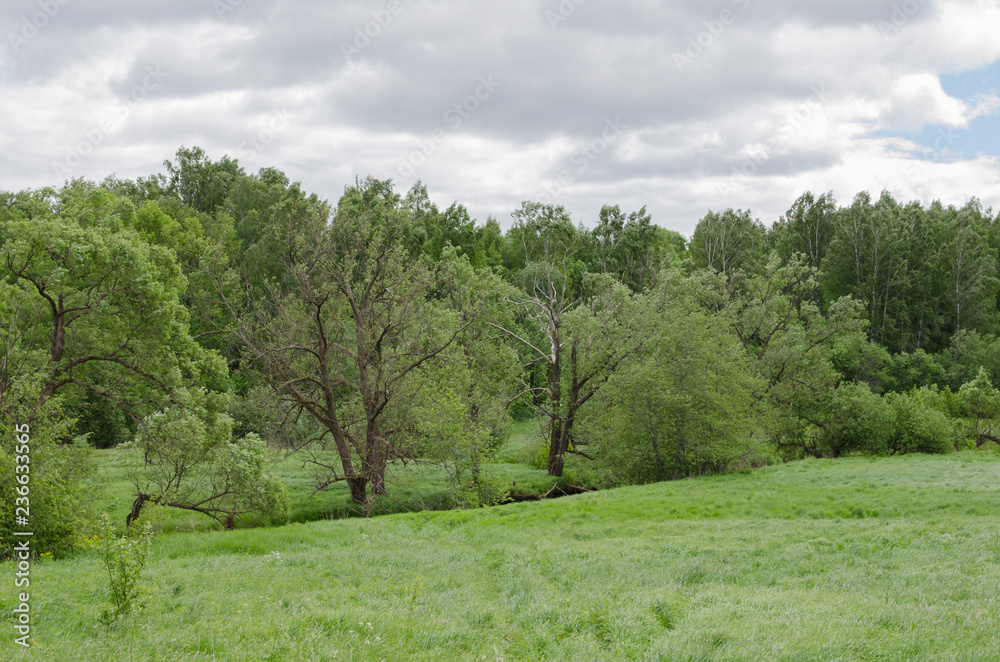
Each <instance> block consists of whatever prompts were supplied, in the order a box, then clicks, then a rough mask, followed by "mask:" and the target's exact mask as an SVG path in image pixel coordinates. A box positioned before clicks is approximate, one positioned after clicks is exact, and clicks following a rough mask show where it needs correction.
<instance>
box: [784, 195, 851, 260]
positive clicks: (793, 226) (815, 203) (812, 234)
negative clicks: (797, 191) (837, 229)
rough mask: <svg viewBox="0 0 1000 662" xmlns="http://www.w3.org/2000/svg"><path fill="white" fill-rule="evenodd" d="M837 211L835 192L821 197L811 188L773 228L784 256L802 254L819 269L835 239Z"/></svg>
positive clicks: (789, 256) (786, 258) (785, 257)
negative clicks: (815, 194)
mask: <svg viewBox="0 0 1000 662" xmlns="http://www.w3.org/2000/svg"><path fill="white" fill-rule="evenodd" d="M836 211H837V203H836V201H835V200H834V197H833V192H832V191H831V192H829V193H824V194H823V195H821V196H819V197H818V198H816V197H815V196H813V194H812V193H810V192H808V191H807V192H806V193H803V194H802V195H801V196H799V197H798V199H797V200H796V201H795V202H794V203H792V206H791V207H789V209H788V211H787V212H785V215H784V216H783V217H781V218H780V219H778V221H777V223H775V224H774V227H773V228H772V230H771V234H772V237H773V240H774V244H775V248H777V250H778V253H779V254H780V255H781V257H782V258H783V259H785V260H788V259H789V258H791V256H792V254H793V253H802V254H803V255H805V256H806V260H807V264H808V265H809V266H810V267H812V268H813V269H819V268H820V265H821V264H822V263H823V259H824V258H825V257H826V252H827V249H828V248H829V246H830V240H831V239H832V238H833V230H834V216H835V213H836Z"/></svg>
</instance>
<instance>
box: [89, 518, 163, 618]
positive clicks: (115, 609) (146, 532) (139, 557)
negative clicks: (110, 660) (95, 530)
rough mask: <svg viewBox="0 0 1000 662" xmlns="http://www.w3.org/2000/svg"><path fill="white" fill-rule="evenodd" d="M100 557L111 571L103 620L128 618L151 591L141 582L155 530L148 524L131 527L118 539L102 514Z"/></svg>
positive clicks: (106, 568)
mask: <svg viewBox="0 0 1000 662" xmlns="http://www.w3.org/2000/svg"><path fill="white" fill-rule="evenodd" d="M102 523H103V526H102V528H101V543H100V545H101V546H100V556H101V561H102V562H103V563H104V568H105V570H107V572H108V597H109V599H110V603H111V604H110V606H109V608H106V609H105V610H104V611H103V612H102V613H101V620H103V621H105V622H110V621H113V620H115V619H118V618H121V617H123V616H126V615H128V614H129V613H130V612H131V611H132V609H133V608H134V607H136V606H138V602H139V600H140V599H141V598H142V596H144V595H145V594H146V593H147V592H148V589H147V587H146V585H145V584H144V582H143V580H142V571H143V570H145V569H146V564H147V563H148V562H149V553H150V550H151V548H152V544H153V530H152V528H151V527H150V525H149V524H145V525H143V527H142V528H141V529H139V528H138V527H130V528H129V530H128V531H127V532H126V534H125V535H123V536H121V537H119V536H118V534H117V533H116V532H115V529H114V527H113V526H112V524H111V520H110V519H108V515H107V513H104V514H103V515H102Z"/></svg>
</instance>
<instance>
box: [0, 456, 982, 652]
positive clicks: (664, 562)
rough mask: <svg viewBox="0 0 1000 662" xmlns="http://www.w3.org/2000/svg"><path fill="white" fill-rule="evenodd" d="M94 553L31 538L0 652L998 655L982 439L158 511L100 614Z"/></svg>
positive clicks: (8, 602)
mask: <svg viewBox="0 0 1000 662" xmlns="http://www.w3.org/2000/svg"><path fill="white" fill-rule="evenodd" d="M4 569H5V572H6V576H7V577H11V576H12V568H11V566H10V564H9V563H8V564H6V565H5V567H4ZM100 571H101V568H100V562H99V560H98V558H97V556H96V555H95V554H94V553H85V554H81V555H79V556H77V557H74V558H70V559H65V560H54V561H52V560H42V561H37V562H36V565H35V566H34V568H33V571H32V585H31V589H32V591H31V593H32V596H31V602H32V608H33V609H34V612H33V623H34V625H35V631H34V634H33V636H34V639H35V640H36V642H37V643H36V644H35V645H34V646H33V647H32V648H31V649H30V651H29V652H28V654H27V655H25V656H18V655H17V651H16V650H15V649H16V647H15V646H14V645H13V643H12V640H13V634H11V635H10V636H8V637H7V640H6V641H4V642H3V643H2V644H0V651H2V655H3V656H4V658H5V659H15V656H16V659H26V660H234V661H235V660H239V661H243V660H275V661H278V660H281V661H286V660H289V661H293V660H310V661H315V660H490V661H494V660H900V661H902V660H928V661H933V660H998V659H1000V457H998V456H997V455H995V454H986V453H980V454H977V453H972V452H963V453H954V454H950V455H945V456H916V455H911V456H904V457H898V458H883V459H875V460H872V459H862V458H845V459H840V460H810V461H803V462H796V463H791V464H787V465H783V466H777V467H768V468H764V469H759V470H755V471H752V472H748V473H745V474H737V475H729V476H716V477H709V478H699V479H693V480H684V481H678V482H673V483H659V484H655V485H646V486H642V487H631V488H623V489H616V490H612V491H605V492H597V493H589V494H584V495H579V496H573V497H566V498H562V499H558V500H551V501H543V502H533V503H522V504H512V505H506V506H499V507H493V508H486V509H480V510H474V511H457V510H456V511H447V512H422V513H409V514H400V515H392V516H388V517H381V518H375V519H371V520H360V519H351V520H339V521H330V520H325V521H317V522H310V523H295V524H291V525H289V526H284V527H277V528H267V529H244V530H237V531H230V532H223V531H208V532H197V531H196V532H187V533H182V532H176V533H170V534H163V535H161V536H160V537H159V538H158V539H157V541H156V543H155V546H154V557H153V559H152V562H151V567H150V571H149V579H150V583H151V584H152V585H153V587H154V594H153V595H152V597H151V598H150V599H149V600H148V601H147V603H146V606H145V608H144V610H143V611H142V612H141V613H139V614H135V615H133V616H130V617H128V618H127V619H125V620H124V621H122V622H120V623H119V624H117V625H115V626H111V627H107V626H104V625H102V624H101V623H100V621H99V614H98V612H97V605H98V604H99V602H100V595H101V591H102V577H101V572H100ZM12 585H13V581H12V580H11V581H8V582H6V586H5V587H4V591H3V593H2V596H3V601H4V604H3V609H4V611H5V612H7V613H8V614H9V613H10V609H11V608H12V607H13V600H14V595H15V592H14V589H13V586H12ZM11 630H13V629H12V628H11Z"/></svg>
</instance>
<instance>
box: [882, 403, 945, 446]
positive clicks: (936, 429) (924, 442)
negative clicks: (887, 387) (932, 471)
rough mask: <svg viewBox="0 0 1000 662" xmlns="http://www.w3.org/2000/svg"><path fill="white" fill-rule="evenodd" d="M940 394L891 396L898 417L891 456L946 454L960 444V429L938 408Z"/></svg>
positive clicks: (894, 426)
mask: <svg viewBox="0 0 1000 662" xmlns="http://www.w3.org/2000/svg"><path fill="white" fill-rule="evenodd" d="M938 399H939V398H938V394H937V392H936V391H933V390H931V389H928V388H926V387H925V388H922V389H919V390H914V391H910V392H909V393H890V394H888V395H887V396H886V401H887V402H888V404H889V406H890V407H891V408H892V410H893V413H894V414H895V421H894V425H893V434H892V437H891V439H890V440H889V451H890V452H891V453H946V452H948V451H949V450H951V448H952V446H954V445H955V443H956V441H957V437H956V435H957V429H956V426H955V424H954V423H953V422H952V420H951V419H950V418H948V416H947V415H946V414H945V413H944V412H943V411H941V410H940V409H938V408H937V407H936V406H935V405H936V404H937V403H936V402H935V401H936V400H938Z"/></svg>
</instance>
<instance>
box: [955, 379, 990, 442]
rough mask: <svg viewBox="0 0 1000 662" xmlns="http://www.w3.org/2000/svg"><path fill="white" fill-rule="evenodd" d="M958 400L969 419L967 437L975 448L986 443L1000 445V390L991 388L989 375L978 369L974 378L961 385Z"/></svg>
mask: <svg viewBox="0 0 1000 662" xmlns="http://www.w3.org/2000/svg"><path fill="white" fill-rule="evenodd" d="M958 399H959V401H960V402H961V404H962V407H963V409H964V413H965V415H966V416H968V418H969V436H970V437H971V438H972V440H973V441H974V442H975V444H976V446H977V447H980V446H982V445H983V444H985V443H986V442H988V441H992V442H994V443H1000V431H998V429H997V428H998V421H997V419H998V418H1000V390H997V389H996V388H994V387H993V383H992V382H991V381H990V377H989V374H988V373H987V372H986V369H985V368H982V367H980V368H979V372H978V373H977V374H976V378H975V379H973V380H972V381H970V382H966V383H965V384H962V388H961V389H960V390H959V392H958Z"/></svg>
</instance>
